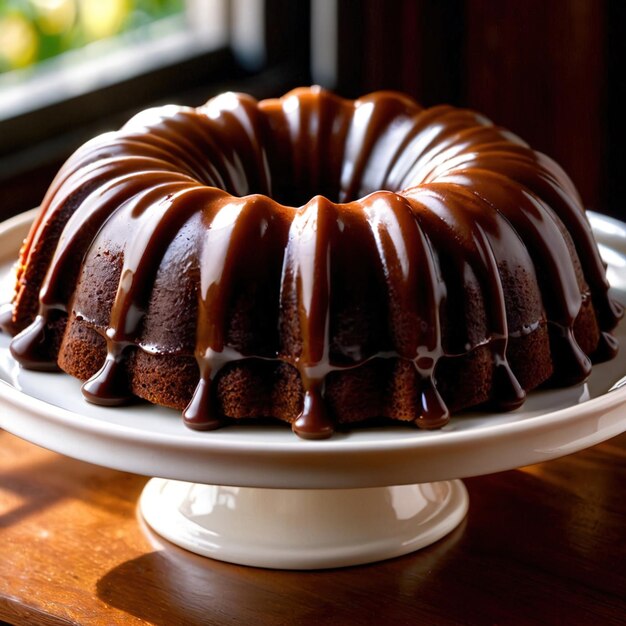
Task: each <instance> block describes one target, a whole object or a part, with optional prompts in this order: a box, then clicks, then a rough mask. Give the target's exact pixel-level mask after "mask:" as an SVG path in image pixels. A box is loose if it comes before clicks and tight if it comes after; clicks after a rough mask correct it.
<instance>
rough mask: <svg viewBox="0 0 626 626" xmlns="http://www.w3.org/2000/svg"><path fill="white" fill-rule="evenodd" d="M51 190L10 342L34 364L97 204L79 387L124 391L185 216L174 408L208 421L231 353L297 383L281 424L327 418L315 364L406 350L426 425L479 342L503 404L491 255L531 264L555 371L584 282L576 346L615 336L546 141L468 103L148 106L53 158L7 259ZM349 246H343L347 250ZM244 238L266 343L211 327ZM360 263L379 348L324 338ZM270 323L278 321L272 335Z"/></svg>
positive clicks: (220, 324)
mask: <svg viewBox="0 0 626 626" xmlns="http://www.w3.org/2000/svg"><path fill="white" fill-rule="evenodd" d="M68 204H73V205H75V210H74V212H73V214H72V215H71V217H70V218H69V220H68V221H67V224H66V225H65V227H64V229H63V232H62V234H61V237H60V240H59V243H58V246H57V248H56V251H55V252H54V256H53V258H52V262H51V264H50V266H49V269H48V272H47V275H46V278H45V280H44V283H43V287H42V289H41V293H40V311H39V316H38V317H37V319H36V320H35V321H34V322H33V324H32V325H31V326H29V327H28V328H26V330H24V331H23V332H22V333H21V334H19V335H18V336H17V337H16V338H15V339H14V340H13V342H12V352H13V354H14V356H15V357H16V358H17V359H18V360H19V361H20V362H22V363H23V364H24V365H25V366H28V367H38V366H39V367H46V366H50V365H52V364H51V363H49V362H47V361H46V359H45V358H41V357H40V356H39V353H38V349H37V346H40V345H41V344H42V342H45V333H46V323H47V321H48V319H49V318H50V316H51V315H52V314H53V313H55V312H57V314H58V312H61V313H66V312H69V311H70V309H71V307H72V289H73V286H74V284H75V280H74V277H76V276H77V275H78V274H79V273H80V271H81V261H82V259H83V258H85V256H86V255H89V254H94V250H95V249H96V248H95V246H94V242H95V241H97V240H98V238H99V237H100V236H101V233H104V232H107V233H110V232H111V231H112V228H110V227H109V226H110V225H113V224H114V225H115V227H116V232H117V233H118V234H117V235H116V236H115V237H117V239H118V240H116V241H115V242H114V243H113V244H112V248H114V249H116V250H117V253H118V256H119V258H120V259H121V261H120V262H121V263H122V268H121V278H120V281H119V286H118V288H117V295H116V297H115V301H114V304H113V307H112V309H111V314H110V319H109V321H108V324H107V327H106V328H105V329H101V328H99V325H98V324H96V323H94V324H93V327H94V328H95V329H96V330H98V332H100V333H101V334H102V335H103V337H104V339H105V340H106V344H107V352H108V356H107V359H106V361H105V363H104V365H103V366H102V368H101V370H100V371H99V372H98V373H97V374H96V375H95V376H94V377H93V378H91V379H90V380H88V381H87V382H86V383H85V384H84V386H83V391H84V394H85V397H86V398H87V399H88V400H89V401H91V402H97V403H103V404H119V403H122V402H125V401H127V400H128V399H129V397H130V392H129V390H128V388H127V385H126V384H125V382H124V366H125V365H124V364H125V359H126V358H127V357H128V354H129V352H130V351H132V350H135V349H137V348H139V349H145V350H152V351H157V352H158V351H160V350H161V351H165V352H167V350H164V349H163V348H162V347H160V346H153V345H151V346H146V345H142V342H141V333H142V324H143V318H144V313H145V311H146V308H147V306H148V302H149V299H150V293H151V285H152V284H153V283H154V280H155V277H156V276H157V273H158V272H159V267H160V265H161V262H162V260H163V258H164V256H165V255H166V253H167V252H168V250H169V249H170V246H172V245H173V242H174V240H175V239H176V236H177V234H178V233H179V232H180V230H181V228H183V227H184V226H185V225H186V224H189V223H190V222H191V221H194V220H195V221H194V224H196V225H197V226H198V228H196V229H195V234H194V236H193V237H190V238H189V242H188V246H187V247H186V248H185V249H184V250H181V251H180V252H179V253H177V254H179V255H182V256H184V258H185V259H188V266H189V267H190V268H191V269H190V271H192V270H193V271H197V273H198V290H197V295H198V317H197V326H196V327H197V332H196V341H195V357H196V359H197V363H198V367H199V372H200V379H199V381H198V385H197V388H196V391H195V393H194V395H193V398H192V400H191V402H190V404H189V406H188V407H187V409H186V410H185V412H184V418H185V421H186V423H187V424H188V425H189V426H190V427H192V428H197V429H210V428H215V427H217V426H219V425H220V424H221V423H222V418H221V416H220V414H219V410H218V409H217V407H216V404H215V401H214V397H213V395H214V394H213V391H214V386H215V379H216V376H217V375H218V374H219V372H220V370H221V369H222V368H223V367H224V366H225V365H227V364H229V363H232V362H234V361H238V360H242V359H261V360H266V361H281V362H284V363H288V364H290V365H291V366H293V367H295V368H296V369H297V371H298V372H299V374H300V377H301V380H302V386H303V390H304V399H303V408H302V413H301V414H300V415H299V416H298V418H297V419H296V420H295V421H294V423H293V428H294V430H295V431H296V432H297V433H298V434H299V435H301V436H303V437H307V438H319V437H326V436H329V435H330V434H331V433H332V431H333V419H332V416H331V415H330V414H329V411H328V409H327V407H326V406H325V402H324V385H325V380H326V377H327V376H328V375H329V374H331V373H332V372H334V371H338V370H345V369H350V368H356V367H359V366H361V365H363V364H365V363H368V362H369V361H371V360H372V359H389V358H395V359H397V358H399V359H403V360H406V361H408V362H410V363H412V364H413V366H414V367H415V369H416V371H417V372H418V374H419V379H420V381H421V383H420V384H421V390H420V393H421V411H420V414H419V415H416V416H415V422H416V423H417V424H418V425H419V426H422V427H425V428H434V427H439V426H442V425H444V424H445V423H446V422H447V420H448V419H449V411H448V408H447V407H446V405H445V403H444V401H443V400H442V398H441V396H440V394H439V392H438V390H437V386H436V379H435V370H436V368H437V364H438V362H439V360H440V359H441V358H442V357H444V356H445V357H451V356H455V355H461V354H467V353H469V352H471V351H473V350H475V349H476V348H477V347H479V346H484V345H488V346H489V348H490V350H491V353H492V355H493V363H494V380H495V385H494V393H493V396H494V397H493V401H494V403H495V404H497V405H498V406H500V407H501V408H502V409H512V408H516V407H517V406H519V405H520V404H521V403H522V402H523V400H524V397H525V392H524V390H523V389H522V387H521V386H520V384H519V383H518V381H517V380H516V378H515V375H514V374H513V372H512V370H511V368H510V366H509V364H508V362H507V341H508V337H509V333H510V329H509V327H508V319H507V296H506V294H505V289H504V287H503V281H504V279H503V275H504V274H506V273H507V272H508V273H514V272H521V273H522V274H524V275H525V276H526V277H527V279H529V280H533V281H535V280H538V282H539V285H540V288H541V294H542V299H543V307H544V308H545V316H546V317H547V322H548V325H549V329H550V343H551V347H552V352H553V357H554V360H555V368H556V373H557V378H558V380H559V381H560V382H562V383H567V384H571V383H574V382H577V381H581V380H584V379H585V378H586V377H587V375H588V374H589V372H590V368H591V363H590V359H589V358H588V356H587V355H585V353H584V352H583V351H582V350H581V349H580V347H579V346H578V344H577V343H576V340H575V338H574V331H573V328H574V323H575V320H576V318H577V316H578V314H579V312H580V310H581V305H582V303H583V300H585V299H586V298H591V299H592V301H593V304H594V306H595V308H596V310H597V312H598V317H599V324H600V327H601V330H602V331H604V334H603V335H602V340H601V346H599V348H598V350H597V353H596V356H597V357H600V356H601V357H602V358H608V357H610V356H611V355H612V354H614V352H615V350H616V345H615V343H614V341H612V337H611V336H610V335H608V334H607V333H608V331H610V330H611V329H612V328H613V327H614V326H615V324H616V322H617V320H618V318H619V317H620V315H621V309H620V308H619V306H618V305H616V303H614V302H613V301H612V300H611V298H610V297H609V295H608V284H607V281H606V278H605V273H604V267H603V265H602V262H601V260H600V257H599V255H598V251H597V247H596V245H595V242H594V240H593V237H592V234H591V229H590V227H589V224H588V222H587V219H586V217H585V215H584V211H583V209H582V207H581V205H580V201H579V199H578V195H577V193H576V191H575V189H574V187H573V185H572V184H571V182H570V181H569V179H568V178H567V176H566V175H565V174H564V173H563V172H562V170H561V169H560V168H559V167H558V166H557V165H556V164H555V163H554V162H552V161H551V160H550V159H548V158H547V157H545V156H544V155H541V154H538V153H536V152H534V151H533V150H531V149H530V148H529V147H528V146H527V145H526V144H524V143H523V142H522V141H521V140H520V139H519V138H517V137H515V136H513V135H512V134H511V133H509V132H508V131H506V130H504V129H502V128H499V127H497V126H494V125H492V124H491V122H490V121H489V120H487V119H485V118H484V117H482V116H480V115H478V114H476V113H474V112H472V111H467V110H460V109H455V108H453V107H448V106H439V107H434V108H432V109H427V110H422V109H421V108H420V107H419V106H418V105H417V104H416V103H414V102H413V101H412V100H410V99H409V98H407V97H405V96H402V95H400V94H395V93H391V92H380V93H375V94H371V95H369V96H366V97H364V98H361V99H359V100H356V101H348V100H343V99H340V98H338V97H336V96H334V95H332V94H330V93H328V92H326V91H324V90H321V89H319V88H312V89H298V90H295V91H293V92H290V93H289V94H287V95H286V96H284V97H283V98H281V99H276V100H266V101H262V102H260V103H258V102H256V101H255V100H254V99H252V98H250V97H249V96H245V95H241V94H232V93H228V94H223V95H221V96H218V97H216V98H214V99H212V100H210V101H209V102H208V103H207V104H206V105H205V106H203V107H200V108H198V109H192V108H188V107H177V106H167V107H161V108H157V109H151V110H148V111H145V112H143V113H141V114H139V115H137V116H136V117H135V118H133V119H132V120H131V121H130V122H128V123H127V124H126V125H125V126H124V127H123V128H122V129H121V130H120V131H118V132H114V133H108V134H105V135H102V136H100V137H98V138H96V139H94V140H93V141H91V142H89V143H87V144H86V145H85V146H83V147H82V148H81V149H79V150H78V151H77V152H76V153H75V154H74V155H73V156H72V157H71V158H70V160H69V161H68V162H67V163H66V164H65V166H64V167H63V169H62V170H61V171H60V172H59V174H58V175H57V177H56V179H55V181H54V183H53V184H52V186H51V188H50V190H49V192H48V194H47V196H46V198H45V200H44V202H43V205H42V212H41V214H40V216H39V219H38V222H37V223H36V224H35V226H34V227H33V229H32V231H31V234H30V236H29V239H28V240H27V241H26V243H25V246H24V249H23V262H28V255H29V253H30V252H29V251H30V250H31V249H34V248H36V247H37V245H38V238H39V236H40V233H41V232H42V231H43V229H44V226H45V224H46V222H47V221H49V220H51V219H53V218H54V215H55V213H58V212H60V211H63V210H66V207H67V206H68ZM115 237H114V238H115ZM568 238H571V241H569V240H568ZM176 241H177V242H178V243H177V244H176V245H180V243H179V240H178V239H176ZM356 249H358V251H359V255H361V256H354V255H353V254H351V251H353V250H356ZM250 250H254V252H255V255H256V258H257V259H258V268H257V267H255V268H254V272H255V276H256V277H257V278H256V279H258V280H259V281H260V280H261V279H263V280H266V281H268V284H271V283H269V281H273V282H274V283H275V284H276V296H275V304H274V305H273V311H274V315H275V323H274V326H275V328H276V333H277V336H278V340H277V343H276V345H275V348H274V349H270V350H264V351H260V352H258V353H255V352H242V351H240V350H238V349H237V348H236V346H233V345H229V344H228V341H227V332H226V329H227V327H228V319H227V318H228V314H229V310H230V303H231V301H232V299H233V297H235V295H236V292H237V289H238V286H239V284H240V283H241V282H242V281H244V282H245V280H246V278H245V274H246V268H245V267H243V266H242V265H243V264H242V261H241V259H242V258H244V257H246V255H247V253H249V251H250ZM361 263H367V264H369V265H372V266H375V267H376V268H377V271H379V272H380V274H381V275H382V276H383V279H384V285H385V290H386V293H381V294H380V297H381V298H382V299H384V300H385V303H386V304H384V305H383V306H384V308H385V309H386V316H387V318H388V329H389V330H388V332H389V343H390V346H388V347H386V348H384V349H367V348H365V347H364V346H363V345H361V344H359V343H357V342H355V343H353V344H349V345H346V344H345V343H344V344H342V345H335V344H336V343H337V342H334V340H333V337H332V336H331V335H332V333H333V332H334V331H333V320H332V308H333V298H335V297H336V292H337V290H341V289H344V288H346V287H345V286H344V285H342V284H340V283H338V282H337V281H336V279H335V276H336V275H337V274H338V273H340V274H342V275H349V274H351V266H354V265H355V264H361ZM443 265H445V266H446V268H447V269H446V270H445V272H444V270H443V269H442V267H443ZM579 265H580V266H581V267H579ZM581 269H582V271H581ZM451 271H452V272H453V273H454V274H455V275H456V276H458V277H460V278H459V280H460V279H461V278H462V277H463V276H464V275H465V274H467V273H468V272H470V273H471V275H472V276H473V277H474V278H475V280H476V282H477V284H478V285H480V289H481V297H482V299H483V300H484V303H485V318H486V325H487V329H486V332H484V333H482V335H481V336H480V337H478V338H474V339H473V340H472V341H469V340H466V341H465V342H464V343H463V345H461V346H460V347H459V345H455V346H451V345H446V342H445V341H444V340H443V337H442V318H441V316H442V311H443V309H444V307H445V303H446V298H447V297H448V295H449V290H450V289H451V286H450V285H448V284H446V282H445V280H444V278H443V276H444V273H450V272H451ZM257 274H258V276H257ZM352 274H353V276H354V280H355V281H356V282H357V283H365V282H366V281H367V280H368V278H367V276H364V272H360V271H358V268H356V267H355V268H354V269H353V270H352ZM68 277H70V278H68ZM247 280H250V279H247ZM362 288H363V290H364V289H365V287H364V286H363V285H362ZM73 314H75V315H77V316H81V317H85V316H84V315H83V312H82V311H78V310H74V311H73ZM541 315H543V313H541V314H538V315H537V318H536V319H534V320H532V321H531V322H530V323H529V325H528V327H529V328H532V327H533V325H534V324H539V323H540V322H541V321H542V320H541ZM87 321H89V320H87ZM5 322H6V325H8V320H5ZM459 323H460V322H459ZM283 327H288V328H289V329H290V330H289V331H288V332H289V333H291V334H292V335H293V334H294V333H295V335H296V337H295V339H293V340H292V341H285V340H283V339H282V338H281V337H282V335H281V334H280V333H278V329H280V328H283ZM294 328H295V331H294ZM515 332H523V331H520V330H519V329H515ZM38 360H39V361H41V363H39V365H38V363H37V361H38Z"/></svg>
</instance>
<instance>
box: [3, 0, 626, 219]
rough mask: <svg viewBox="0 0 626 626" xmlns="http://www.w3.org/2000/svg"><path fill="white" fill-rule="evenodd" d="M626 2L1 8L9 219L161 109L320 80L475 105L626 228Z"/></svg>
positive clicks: (357, 1) (153, 1) (68, 1)
mask: <svg viewBox="0 0 626 626" xmlns="http://www.w3.org/2000/svg"><path fill="white" fill-rule="evenodd" d="M625 75H626V0H439V1H437V0H297V1H296V0H291V1H290V0H0V219H4V218H6V217H9V216H11V215H14V214H17V213H19V212H21V211H24V210H27V209H29V208H32V207H33V206H36V205H37V204H39V202H40V201H41V198H42V197H43V194H44V193H45V190H46V188H47V186H48V185H49V183H50V181H51V180H52V177H53V176H54V174H55V172H56V170H57V169H58V168H59V167H60V165H61V164H62V162H63V161H64V160H65V159H66V158H67V156H69V154H70V153H71V152H72V151H73V150H74V149H76V147H78V146H79V145H80V144H81V143H83V142H84V141H85V140H86V139H88V138H90V137H92V136H93V135H95V134H98V133H100V132H103V131H106V130H111V129H114V128H117V127H119V126H120V125H121V124H122V123H123V122H124V121H125V120H126V119H128V118H129V117H130V116H131V115H132V114H133V113H135V112H137V111H139V110H141V109H143V108H145V107H147V106H150V105H153V104H161V103H165V102H173V103H180V104H189V105H199V104H202V103H203V102H204V101H206V100H207V99H208V98H209V97H211V96H212V95H214V94H216V93H219V92H221V91H224V90H227V89H234V90H238V91H245V92H249V93H252V94H253V95H255V96H256V97H258V98H263V97H269V96H277V95H281V94H282V93H283V92H285V91H287V90H288V89H290V88H292V87H295V86H299V85H307V84H311V83H318V84H321V85H323V86H325V87H328V88H330V89H333V90H335V91H336V92H338V93H339V94H341V95H343V96H347V97H356V96H358V95H361V94H363V93H366V92H369V91H372V90H376V89H400V90H402V91H405V92H407V93H409V94H410V95H412V96H413V97H415V98H416V99H417V100H418V101H420V102H421V103H422V104H424V105H433V104H437V103H451V104H455V105H459V106H466V107H472V108H475V109H477V110H479V111H481V112H483V113H485V114H486V115H487V116H489V117H490V118H491V119H492V120H494V121H495V122H497V123H498V124H502V125H504V126H507V127H508V128H510V129H511V130H513V131H514V132H515V133H517V134H519V135H520V136H521V137H523V138H524V139H525V140H526V141H528V142H529V143H530V144H531V145H532V146H533V147H534V148H536V149H539V150H541V151H543V152H545V153H547V154H549V155H550V156H552V157H553V158H555V159H556V160H557V161H558V162H560V163H561V164H562V165H563V167H564V168H565V169H566V171H567V172H568V173H569V174H570V176H571V177H572V178H573V180H574V182H575V183H576V185H577V186H578V188H579V190H580V192H581V195H582V196H583V199H584V202H585V204H586V206H587V207H588V208H590V209H594V210H596V211H601V212H603V213H608V214H612V215H614V216H616V217H622V218H626V203H625V202H624V201H623V200H622V199H620V197H619V194H618V183H619V180H620V179H621V176H622V175H623V172H625V171H626V162H625V161H626V156H625V155H624V149H623V145H624V140H625V139H626V136H625V132H624V126H625V125H624V121H623V117H624V113H623V111H624V110H626V109H625V107H626V76H625Z"/></svg>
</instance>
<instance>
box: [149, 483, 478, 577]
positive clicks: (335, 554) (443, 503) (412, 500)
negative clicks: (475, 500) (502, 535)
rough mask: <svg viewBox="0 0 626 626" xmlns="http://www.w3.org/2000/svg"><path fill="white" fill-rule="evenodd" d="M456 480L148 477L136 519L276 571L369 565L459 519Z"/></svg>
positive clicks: (200, 548)
mask: <svg viewBox="0 0 626 626" xmlns="http://www.w3.org/2000/svg"><path fill="white" fill-rule="evenodd" d="M468 502H469V499H468V495H467V490H466V489H465V486H464V485H463V483H462V482H461V481H460V480H451V481H442V482H434V483H423V484H416V485H400V486H393V487H374V488H365V489H304V490H297V489H261V488H248V487H224V486H218V485H202V484H197V483H188V482H181V481H175V480H164V479H161V478H153V479H151V480H150V481H149V482H148V484H147V485H146V487H145V488H144V491H143V493H142V495H141V499H140V509H141V512H142V514H143V517H144V519H145V520H146V521H147V523H148V524H149V525H150V526H151V527H152V528H153V530H155V531H156V532H157V533H158V534H159V535H161V536H163V537H164V538H166V539H168V540H169V541H171V542H172V543H175V544H176V545H179V546H181V547H183V548H186V549H187V550H190V551H191V552H195V553H197V554H201V555H203V556H208V557H211V558H214V559H218V560H220V561H228V562H230V563H238V564H241V565H251V566H255V567H266V568H274V569H305V570H306V569H322V568H330V567H347V566H350V565H358V564H361V563H371V562H374V561H381V560H383V559H389V558H392V557H396V556H400V555H402V554H407V553H409V552H413V551H414V550H419V549H420V548H423V547H425V546H427V545H430V544H431V543H434V542H435V541H437V540H438V539H441V538H442V537H443V536H444V535H446V534H448V533H449V532H451V531H452V530H453V529H454V528H456V526H458V525H459V524H460V523H461V521H462V520H463V518H464V517H465V514H466V512H467V507H468Z"/></svg>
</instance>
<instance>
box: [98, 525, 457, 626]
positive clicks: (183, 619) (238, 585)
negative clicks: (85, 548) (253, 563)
mask: <svg viewBox="0 0 626 626" xmlns="http://www.w3.org/2000/svg"><path fill="white" fill-rule="evenodd" d="M464 527H465V521H463V522H462V523H461V525H460V526H459V527H457V528H456V529H455V530H454V531H453V532H452V533H451V534H450V535H448V536H447V537H445V538H443V539H442V540H440V541H439V542H437V543H436V544H434V545H432V546H429V547H427V548H424V549H422V550H421V551H420V552H419V553H418V554H412V555H408V556H404V557H399V558H396V559H391V560H389V561H384V562H381V563H377V564H371V565H363V566H356V567H350V568H343V569H334V570H331V569H329V570H318V571H281V570H266V569H259V568H254V567H245V566H238V565H232V564H229V563H223V562H221V561H216V560H213V559H207V558H203V557H200V556H197V555H195V554H192V553H189V552H187V551H185V550H182V549H180V548H178V547H176V546H173V545H171V544H169V543H167V542H164V541H163V540H161V539H160V538H158V537H156V535H154V533H152V531H150V530H149V529H148V528H145V532H146V533H147V534H148V536H149V538H150V539H151V541H152V542H153V544H155V545H156V546H160V549H159V550H158V551H156V552H152V553H150V554H146V555H143V556H141V557H139V558H137V559H134V560H131V561H127V562H125V563H123V564H121V565H120V566H118V567H116V568H115V569H113V570H112V571H110V572H109V573H108V574H107V575H106V576H104V577H103V578H101V579H100V580H99V582H98V585H97V593H98V597H99V598H100V599H101V600H103V601H104V602H106V603H107V604H109V605H111V606H114V607H115V608H117V609H120V610H122V611H125V612H126V613H129V614H131V615H134V616H136V617H139V618H141V619H143V620H146V621H147V622H149V623H151V624H156V625H158V626H166V625H168V626H170V625H179V624H180V625H183V624H184V625H185V626H193V625H196V624H225V623H237V624H239V623H241V624H302V623H314V622H317V623H327V621H328V620H329V619H331V618H332V621H333V622H334V623H341V624H345V623H369V622H370V621H371V622H372V623H381V622H380V620H381V619H382V617H381V616H383V615H384V621H385V622H387V623H390V622H389V621H388V620H391V623H415V619H416V617H419V616H420V609H419V598H420V595H421V591H420V588H421V586H422V584H423V583H425V582H427V581H428V579H429V578H430V577H431V576H432V575H433V573H434V572H435V571H436V570H437V569H438V568H439V567H441V566H442V565H443V564H444V563H445V562H446V560H447V559H448V557H449V555H450V553H452V552H453V551H454V548H455V546H456V544H457V543H458V541H459V539H460V537H461V536H462V535H463V532H464ZM425 608H426V607H425ZM356 615H358V616H359V618H358V619H357V621H356V622H355V621H354V618H355V616H356ZM428 616H429V613H428V612H427V611H426V612H424V613H423V617H424V619H428ZM364 619H365V620H366V621H364Z"/></svg>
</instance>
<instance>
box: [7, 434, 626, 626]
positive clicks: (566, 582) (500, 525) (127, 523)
mask: <svg viewBox="0 0 626 626" xmlns="http://www.w3.org/2000/svg"><path fill="white" fill-rule="evenodd" d="M145 481H146V479H145V478H143V477H140V476H135V475H131V474H125V473H122V472H117V471H113V470H108V469H103V468H100V467H96V466H94V465H89V464H87V463H82V462H79V461H74V460H72V459H68V458H66V457H63V456H60V455H58V454H55V453H52V452H49V451H46V450H42V449H40V448H37V447H36V446H33V445H31V444H29V443H26V442H24V441H21V440H19V439H17V438H15V437H13V436H12V435H9V434H8V433H5V432H1V431H0V620H6V621H7V622H9V623H12V624H28V625H37V624H107V625H114V624H125V625H126V624H129V625H134V624H146V623H148V624H158V625H163V626H165V625H167V626H175V625H178V624H180V625H185V626H187V625H194V624H220V625H221V624H285V625H295V624H324V623H331V622H332V623H333V624H507V625H509V624H566V625H568V626H569V625H573V624H574V625H575V624H602V625H606V624H624V623H626V497H625V490H626V434H624V435H621V436H619V437H616V438H615V439H613V440H611V441H608V442H606V443H603V444H601V445H598V446H596V447H595V448H591V449H589V450H586V451H583V452H580V453H578V454H575V455H571V456H568V457H565V458H563V459H560V460H557V461H551V462H549V463H545V464H542V465H535V466H531V467H526V468H523V469H520V470H515V471H510V472H503V473H500V474H494V475H491V476H484V477H479V478H472V479H468V480H466V485H467V487H468V490H469V493H470V499H471V504H470V512H469V515H468V517H467V519H466V520H465V522H464V523H463V524H462V525H461V526H460V527H459V528H457V529H456V530H455V531H454V532H453V533H452V534H451V535H449V536H447V537H446V538H444V539H443V540H441V541H439V542H438V543H437V544H435V545H433V546H430V547H429V548H426V549H424V550H422V551H420V552H417V553H414V554H411V555H409V556H405V557H401V558H397V559H393V560H391V561H386V562H382V563H378V564H373V565H367V566H360V567H353V568H348V569H343V570H327V571H319V572H286V571H270V570H261V569H255V568H248V567H240V566H236V565H230V564H227V563H220V562H219V561H213V560H210V559H203V558H200V557H197V556H195V555H192V554H190V553H187V552H185V551H184V550H181V549H179V548H176V547H174V546H172V545H169V544H166V543H165V542H163V541H161V540H160V539H159V538H158V537H156V536H155V535H153V534H151V533H150V532H149V531H148V530H147V529H146V528H145V527H144V526H143V524H142V522H141V520H140V519H139V518H138V515H137V510H136V503H137V498H138V496H139V493H140V492H141V489H142V487H143V485H144V484H145Z"/></svg>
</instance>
